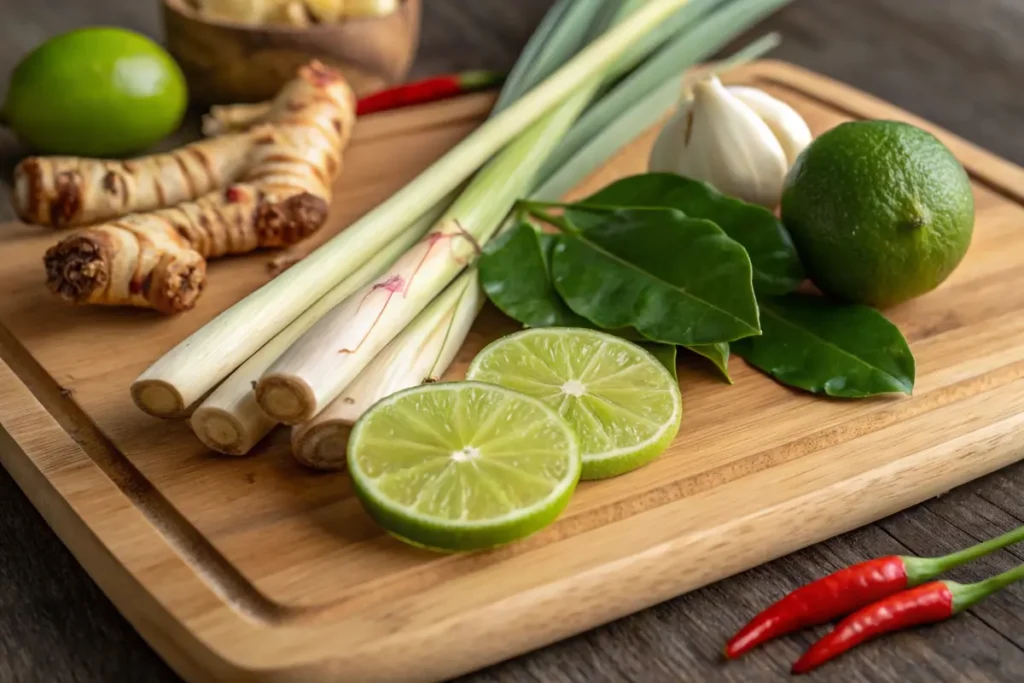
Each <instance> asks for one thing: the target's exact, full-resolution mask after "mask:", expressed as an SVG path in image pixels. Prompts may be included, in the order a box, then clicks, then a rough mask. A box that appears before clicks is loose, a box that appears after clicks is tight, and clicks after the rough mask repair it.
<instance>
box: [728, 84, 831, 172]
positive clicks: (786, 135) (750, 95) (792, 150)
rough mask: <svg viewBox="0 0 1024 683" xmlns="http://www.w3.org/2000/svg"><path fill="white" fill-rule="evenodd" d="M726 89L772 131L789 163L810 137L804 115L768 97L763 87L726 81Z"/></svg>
mask: <svg viewBox="0 0 1024 683" xmlns="http://www.w3.org/2000/svg"><path fill="white" fill-rule="evenodd" d="M726 90H728V91H729V92H730V93H732V94H733V95H735V96H736V97H737V98H739V100H740V101H741V102H743V103H744V104H745V105H747V106H748V107H750V108H751V109H753V110H754V113H755V114H757V115H758V116H760V117H761V120H762V121H764V122H765V123H766V124H768V127H769V128H771V129H772V132H773V133H775V139H776V140H778V141H779V144H780V145H782V151H784V152H785V153H786V161H787V162H789V165H790V166H792V165H793V162H795V161H796V158H797V157H798V156H800V152H802V151H804V149H805V148H806V147H807V145H809V144H811V141H812V140H813V139H814V135H813V134H811V129H810V127H808V125H807V122H806V121H804V118H803V117H802V116H800V114H799V113H797V111H796V109H793V107H791V106H789V105H788V104H786V103H785V102H783V101H782V100H780V99H778V98H775V97H772V96H771V95H769V94H768V93H766V92H765V91H764V90H758V89H757V88H751V87H750V86H746V85H730V86H728V87H727V88H726Z"/></svg>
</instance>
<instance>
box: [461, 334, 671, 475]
mask: <svg viewBox="0 0 1024 683" xmlns="http://www.w3.org/2000/svg"><path fill="white" fill-rule="evenodd" d="M468 376H469V379H471V380H477V381H480V382H488V383H491V384H497V385H500V386H503V387H508V388H509V389H514V390H516V391H518V392H521V393H524V394H526V395H528V396H533V397H535V398H537V399H540V400H541V401H542V402H544V403H545V404H547V405H548V406H550V407H551V408H553V409H554V410H556V411H557V412H558V413H559V414H560V415H561V416H562V417H564V418H565V419H566V421H567V422H568V423H569V424H570V425H571V426H572V428H573V430H574V431H575V432H576V434H577V436H579V439H580V448H581V453H582V455H583V478H584V479H604V478H606V477H614V476H616V475H619V474H623V473H625V472H629V471H631V470H634V469H636V468H638V467H640V466H642V465H645V464H647V463H649V462H650V461H651V460H653V459H654V458H656V457H658V456H659V455H661V453H662V452H663V451H664V450H665V449H666V448H667V447H668V445H669V444H670V443H672V439H674V438H675V436H676V434H677V433H678V432H679V423H680V421H681V420H682V416H683V403H682V399H681V398H680V395H679V384H678V383H677V382H676V380H675V379H673V377H672V375H671V374H669V372H668V370H666V369H665V367H664V366H663V365H662V364H661V363H659V362H658V360H657V359H656V358H655V357H654V356H652V355H651V354H650V353H648V352H647V351H645V350H644V349H642V348H640V347H639V346H637V345H636V344H633V343H630V342H628V341H626V340H624V339H620V338H619V337H615V336H612V335H610V334H605V333H603V332H596V331H593V330H585V329H577V328H559V327H549V328H541V329H533V330H524V331H523V332H517V333H516V334H512V335H509V336H507V337H504V338H502V339H499V340H498V341H496V342H494V343H493V344H491V345H490V346H488V347H487V348H485V349H484V350H483V351H481V352H480V354H479V355H478V356H477V357H476V359H474V360H473V363H472V365H470V367H469V373H468Z"/></svg>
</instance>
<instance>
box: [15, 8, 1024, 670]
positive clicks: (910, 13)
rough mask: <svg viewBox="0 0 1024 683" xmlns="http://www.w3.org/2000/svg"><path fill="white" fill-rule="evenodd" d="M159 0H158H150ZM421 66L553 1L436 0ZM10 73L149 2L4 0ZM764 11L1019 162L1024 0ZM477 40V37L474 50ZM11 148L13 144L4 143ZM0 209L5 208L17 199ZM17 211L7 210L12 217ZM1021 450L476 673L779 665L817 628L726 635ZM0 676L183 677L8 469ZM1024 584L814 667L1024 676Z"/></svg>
mask: <svg viewBox="0 0 1024 683" xmlns="http://www.w3.org/2000/svg"><path fill="white" fill-rule="evenodd" d="M154 5H155V3H154ZM426 5H427V7H426V16H425V29H424V30H425V34H424V47H423V52H422V56H421V59H420V62H419V65H418V70H419V71H420V72H423V73H427V72H433V71H440V70H447V69H451V68H455V67H462V66H492V67H500V66H505V65H507V64H508V63H509V61H510V60H511V59H512V57H513V55H514V54H515V52H516V50H517V49H518V46H519V45H521V43H522V41H523V40H524V39H525V37H526V36H527V35H528V33H529V30H530V28H531V27H532V25H533V23H534V22H535V21H536V19H537V17H538V16H539V14H540V13H541V12H542V11H543V9H544V7H545V6H546V5H547V2H545V1H544V0H529V1H528V0H520V2H516V3H514V4H512V3H503V2H497V0H494V1H489V2H481V1H480V0H477V1H475V2H468V1H466V0H461V1H459V0H428V2H427V3H426ZM4 14H5V20H4V22H3V23H2V25H0V71H4V72H6V71H7V70H8V69H9V68H10V67H11V66H12V65H13V64H14V62H15V61H16V59H17V57H18V56H20V55H21V54H22V53H23V52H25V51H26V50H27V49H29V48H30V47H31V46H32V45H33V44H35V43H36V42H38V41H39V40H42V39H44V38H45V37H46V36H47V35H50V34H52V33H54V32H56V31H59V30H62V29H65V28H69V27H73V26H78V25H84V24H94V23H110V24H120V25H125V26H130V27H134V28H139V29H142V30H146V31H148V32H151V33H155V32H156V31H157V23H156V16H157V12H156V8H155V7H150V6H149V5H148V4H145V3H131V4H129V3H116V2H110V1H109V0H108V1H107V2H100V1H99V0H92V1H90V2H85V1H83V2H57V1H56V0H49V1H42V0H37V1H36V2H33V3H18V6H17V7H16V8H14V7H11V8H8V7H5V8H4ZM768 25H769V26H771V27H773V28H778V29H780V30H782V31H783V32H784V34H785V36H786V39H787V43H786V45H785V46H784V47H783V48H782V49H781V50H780V51H779V52H778V56H779V57H781V58H784V59H787V60H790V61H793V62H796V63H799V64H804V65H806V66H808V67H810V68H812V69H815V70H818V71H821V72H823V73H826V74H829V75H832V76H835V77H837V78H840V79H842V80H845V81H847V82H850V83H851V84H853V85H856V86H858V87H860V88H863V89H865V90H867V91H869V92H873V93H875V94H877V95H879V96H881V97H883V98H885V99H888V100H890V101H892V102H894V103H895V104H898V105H900V106H902V107H904V108H906V109H908V110H909V111H912V112H915V113H917V114H920V115H922V116H924V117H925V118H929V119H931V120H932V121H934V122H935V123H937V124H940V125H942V126H945V127H947V128H948V129H950V130H951V131H953V132H956V133H958V134H960V135H962V136H964V137H966V138H968V139H970V140H973V141H974V142H977V143H979V144H981V145H983V146H985V147H988V148H990V149H992V150H993V151H994V152H996V153H998V154H1000V155H1002V156H1004V157H1007V158H1009V159H1011V160H1014V161H1017V162H1018V163H1024V139H1021V138H1020V136H1019V135H1018V136H1015V135H1014V133H1015V130H1016V124H1017V122H1018V121H1019V120H1020V116H1021V114H1022V113H1024V94H1021V92H1020V90H1019V88H1017V87H1014V86H1015V85H1016V80H1015V79H1014V78H1013V75H1014V74H1020V73H1021V68H1022V67H1024V49H1022V48H1021V47H1020V43H1019V42H1018V41H1015V40H1014V37H1015V36H1019V35H1020V34H1021V31H1022V30H1024V8H1022V7H1021V6H1020V4H1019V3H1017V2H1015V1H1014V0H1001V1H1000V0H984V1H979V2H975V3H957V2H938V1H937V0H914V1H908V0H885V1H883V0H872V1H871V2H866V1H861V2H853V1H852V0H848V1H844V2H838V1H835V0H833V1H831V2H829V1H826V0H802V1H800V2H798V3H797V4H795V5H794V6H792V7H790V8H789V9H787V10H786V11H784V12H783V13H781V14H780V15H778V16H777V17H775V18H774V19H772V20H771V21H770V22H768ZM467 43H468V44H469V45H471V47H469V48H467ZM2 150H3V155H4V160H5V161H6V160H10V159H11V158H13V155H14V154H15V150H14V148H13V147H12V146H10V145H9V144H8V145H6V146H4V147H3V148H2ZM2 210H6V206H4V207H3V209H2ZM4 217H7V216H4ZM1022 490H1024V466H1017V467H1015V468H1009V469H1007V470H1004V471H1002V472H1000V473H997V474H995V475H992V476H990V477H987V478H985V479H983V480H981V481H979V482H976V483H974V484H972V485H970V486H967V487H964V488H962V489H959V490H957V491H954V492H953V493H951V494H949V495H947V496H944V497H942V498H939V499H936V500H934V501H931V502H929V503H926V504H924V505H922V506H919V507H917V508H914V509H912V510H909V511H907V512H904V513H901V514H899V515H896V516H894V517H892V518H890V519H888V520H885V521H883V522H882V523H880V524H877V525H873V526H870V527H867V528H865V529H862V530H859V531H857V532H854V533H852V534H848V535H846V536H843V537H840V538H837V539H834V540H832V541H829V542H827V543H824V544H821V545H819V546H816V547H813V548H811V549H808V550H806V551H803V552H801V553H797V554H795V555H793V556H790V557H787V558H784V559H782V560H779V561H776V562H774V563H771V564H769V565H766V566H764V567H761V568H759V569H757V570H754V571H751V572H748V573H746V574H743V575H741V576H738V577H735V578H733V579H730V580H727V581H723V582H721V583H719V584H716V585H714V586H711V587H709V588H706V589H704V590H701V591H698V592H695V593H692V594H690V595H687V596H684V597H682V598H679V599H677V600H673V601H670V602H668V603H665V604H664V605H661V606H659V607H656V608H654V609H651V610H649V611H647V612H644V613H641V614H638V615H636V616H633V617H629V618H627V619H623V620H620V621H619V622H616V623H614V624H611V625H609V626H606V627H603V628H600V629H597V630H595V631H592V632H590V633H587V634H584V635H582V636H579V637H576V638H574V639H571V640H568V641H565V642H563V643H561V644H559V645H556V646H553V647H550V648H547V649H545V650H542V651H540V652H537V653H533V654H531V655H528V656H525V657H522V658H520V659H518V660H514V661H511V662H508V663H506V664H503V665H500V666H497V667H494V668H492V669H490V670H487V671H484V672H481V673H479V674H476V675H474V676H472V677H468V678H467V680H476V681H533V680H536V681H559V680H565V681H604V680H607V681H616V680H644V681H660V680H665V681H678V680H695V681H702V680H722V679H727V680H741V681H748V680H755V681H756V680H776V679H778V678H781V677H782V675H783V672H784V671H785V668H786V666H787V663H788V662H789V661H791V660H792V659H793V658H794V657H795V656H796V655H797V654H798V652H799V651H800V650H801V649H802V648H803V647H804V646H805V645H806V644H807V643H808V642H809V641H810V639H811V638H812V636H813V635H814V634H803V635H801V636H797V637H793V638H789V639H786V640H784V641H781V642H780V643H778V644H776V645H775V646H773V647H770V648H766V649H764V650H763V651H761V652H759V653H757V654H756V655H754V656H753V657H750V658H749V659H748V660H746V661H744V662H742V663H740V664H739V665H737V666H729V667H721V666H720V664H719V663H718V662H717V659H716V656H715V653H716V652H717V651H718V649H719V647H720V645H721V642H722V641H723V639H724V637H725V636H726V635H727V633H728V632H729V631H730V630H732V629H734V628H735V627H737V626H738V625H739V624H740V623H741V622H742V621H743V619H744V618H746V617H747V616H749V614H750V613H751V612H752V611H754V610H756V608H758V607H759V606H761V605H763V604H765V603H766V602H767V601H769V600H771V599H773V598H775V597H777V596H778V595H780V594H781V593H782V592H784V591H786V590H788V589H791V588H793V587H795V586H796V585H799V584H800V583H803V582H805V581H806V580H809V579H811V578H814V577H816V576H819V575H820V574H822V573H824V572H827V571H829V570H831V569H834V568H836V567H838V566H841V565H843V564H847V563H850V562H853V561H857V560H860V559H864V558H865V557H869V556H874V555H879V554H884V553H891V552H897V553H919V554H936V553H941V552H945V551H947V550H951V549H953V548H956V547H960V546H963V545H966V544H969V543H970V542H972V541H973V539H982V538H987V537H990V536H992V535H994V534H995V533H997V532H999V531H1003V530H1006V529H1008V528H1011V527H1013V526H1016V525H1017V524H1019V523H1021V521H1024V497H1022V496H1021V491H1022ZM0 538H2V539H3V540H2V542H0V680H3V681H35V680H40V681H43V680H46V681H64V680H69V681H70V680H74V681H109V680H140V681H142V680H145V681H161V680H175V678H174V676H173V674H172V673H171V672H170V671H169V670H168V669H167V668H166V667H165V665H163V664H162V662H160V660H159V659H158V658H157V657H156V655H155V654H153V653H152V651H151V650H149V649H148V647H147V646H146V645H145V644H144V643H143V642H142V641H141V639H139V637H138V636H136V635H135V634H134V632H133V631H132V630H131V628H130V627H129V626H128V625H127V624H126V623H125V622H124V620H123V619H122V618H121V617H120V616H119V615H118V614H117V612H116V610H114V609H113V607H112V606H111V605H110V603H109V602H107V601H106V599H105V598H104V597H103V595H102V594H101V593H99V591H98V590H97V589H96V587H95V586H94V585H93V584H92V583H91V581H90V580H89V579H88V578H87V577H86V575H85V574H84V572H82V571H81V570H80V569H79V568H78V566H77V564H76V563H75V561H74V559H73V558H72V557H71V556H70V555H69V554H68V553H67V551H65V550H64V548H63V547H62V546H61V545H60V543H59V542H58V541H57V540H56V538H55V537H54V536H53V535H52V533H51V532H50V531H49V530H48V529H47V528H46V526H45V524H44V523H43V522H42V520H41V519H40V518H39V517H38V515H36V513H35V512H34V510H33V509H32V508H31V506H30V505H29V504H28V503H27V501H26V500H25V499H24V497H22V496H21V494H20V493H19V492H18V490H17V487H16V486H14V485H13V483H12V482H11V480H10V479H9V477H7V475H6V474H3V473H0ZM1022 560H1024V550H1022V549H1020V548H1017V549H1010V550H1008V551H1004V552H1002V553H999V554H997V555H996V556H994V557H993V558H990V559H989V560H986V561H984V562H980V563H977V564H975V565H972V566H971V567H969V568H965V569H963V570H961V571H960V572H957V573H956V574H954V577H955V578H958V579H961V580H970V579H972V578H978V577H981V576H984V575H987V574H990V573H993V572H994V571H996V570H998V569H1002V568H1008V567H1010V566H1012V565H1014V564H1017V563H1019V562H1021V561H1022ZM1022 608H1024V591H1022V590H1020V589H1015V590H1011V591H1008V592H1007V593H1005V594H1004V595H1002V596H999V597H997V598H994V599H993V600H991V601H989V602H987V603H985V604H984V605H982V606H980V607H979V608H978V609H976V610H973V611H972V612H971V613H970V614H969V615H965V616H964V617H962V618H960V619H957V620H956V621H953V622H949V623H947V624H944V625H941V626H938V627H934V628H929V629H923V630H920V631H916V632H913V633H908V634H905V635H902V636H899V637H894V638H890V639H887V640H885V641H881V642H879V643H876V644H874V645H871V646H868V647H866V648H863V649H862V650H861V651H860V652H858V653H856V654H854V655H852V656H849V657H847V658H846V660H845V661H844V663H843V664H842V665H840V666H836V667H830V668H829V669H828V670H826V671H823V672H822V673H821V674H819V675H818V676H816V677H815V679H816V680H836V681H850V680H865V681H884V680H894V681H895V680H951V681H952V680H964V679H969V680H997V681H1000V680H1005V681H1017V680H1020V679H1021V677H1022V675H1024V639H1022V637H1021V633H1024V629H1022V628H1021V626H1022V624H1021V621H1020V619H1021V616H1020V615H1021V614H1022V613H1024V609H1022Z"/></svg>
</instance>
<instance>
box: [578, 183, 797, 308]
mask: <svg viewBox="0 0 1024 683" xmlns="http://www.w3.org/2000/svg"><path fill="white" fill-rule="evenodd" d="M575 207H576V208H577V209H582V208H585V207H595V208H600V207H606V208H616V209H618V208H626V207H632V208H640V207H667V208H672V209H678V210H679V211H682V212H683V213H684V214H686V215H687V216H690V217H691V218H704V219H707V220H709V221H711V222H713V223H715V224H717V225H718V227H720V228H722V230H724V231H725V234H727V235H728V236H729V237H731V238H733V239H734V240H736V241H737V242H739V243H740V244H742V245H743V247H744V248H745V249H746V250H747V253H748V254H749V255H750V262H751V263H752V264H753V267H754V287H755V289H757V291H758V293H761V294H771V295H777V294H787V293H789V292H791V291H793V290H794V289H796V288H797V287H798V286H799V285H800V283H801V282H803V280H804V277H805V275H804V269H803V266H802V265H801V264H800V257H799V256H798V255H797V252H796V247H794V246H793V241H792V240H791V239H790V237H789V233H788V232H787V231H786V228H785V227H783V225H782V223H781V221H779V220H778V219H777V218H776V217H775V214H773V213H772V212H771V211H769V210H768V209H765V208H764V207H761V206H756V205H754V204H747V203H746V202H742V201H740V200H738V199H733V198H731V197H727V196H726V195H723V194H722V193H721V192H718V191H717V190H715V189H714V188H713V187H711V186H710V185H708V184H707V183H701V182H697V181H696V180H690V179H689V178H684V177H683V176H678V175H674V174H672V173H648V174H645V175H636V176H631V177H629V178H623V179H622V180H620V181H618V182H616V183H612V184H611V185H609V186H608V187H606V188H604V189H603V190H601V191H600V192H598V193H597V194H595V195H593V196H591V197H587V198H586V199H584V200H583V201H581V202H578V203H577V204H576V205H575ZM567 215H569V217H570V220H572V221H573V222H574V223H576V224H577V225H579V226H580V227H582V228H584V229H586V228H588V227H590V226H592V225H595V224H597V223H598V222H600V221H601V220H602V217H601V216H600V215H599V214H596V213H593V212H589V211H580V210H572V209H570V210H569V211H567Z"/></svg>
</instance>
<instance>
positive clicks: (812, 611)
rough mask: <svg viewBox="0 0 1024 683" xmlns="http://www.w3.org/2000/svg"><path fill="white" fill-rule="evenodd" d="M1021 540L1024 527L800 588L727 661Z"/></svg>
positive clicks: (750, 627) (747, 630) (734, 645)
mask: <svg viewBox="0 0 1024 683" xmlns="http://www.w3.org/2000/svg"><path fill="white" fill-rule="evenodd" d="M1021 541H1024V526H1022V527H1020V528H1019V529H1015V530H1013V531H1011V532H1009V533H1007V534H1004V535H1002V536H1000V537H999V538H995V539H992V540H991V541H986V542H985V543H980V544H978V545H976V546H973V547H971V548H967V549H966V550H962V551H960V552H958V553H954V554H952V555H947V556H945V557H939V558H934V559H932V558H920V557H900V556H896V555H893V556H890V557H883V558H879V559H877V560H870V561H868V562H862V563H861V564H856V565H853V566H852V567H847V568H846V569H842V570H840V571H838V572H836V573H835V574H832V575H830V576H826V577H824V578H822V579H818V580H817V581H815V582H813V583H810V584H808V585H806V586H804V587H803V588H799V589H797V590H795V591H793V592H792V593H790V594H789V595H787V596H786V597H784V598H783V599H782V600H780V601H778V602H776V603H775V604H774V605H771V606H770V607H768V608H767V609H766V610H764V611H763V612H761V613H760V614H758V615H757V616H756V617H754V618H753V619H752V620H751V621H750V623H749V624H747V625H746V626H744V627H743V629H742V630H741V631H740V632H739V633H737V634H736V635H735V636H734V637H733V638H732V639H731V640H730V641H729V643H728V644H727V645H726V648H725V655H726V657H728V658H730V659H734V658H736V657H739V656H740V655H742V654H744V653H745V652H748V651H749V650H751V649H753V648H755V647H757V646H758V645H761V644H763V643H765V642H767V641H769V640H772V639H774V638H778V637H779V636H783V635H786V634H787V633H792V632H794V631H799V630H800V629H802V628H805V627H807V626H817V625H819V624H825V623H828V622H829V621H832V620H833V619H835V618H837V617H841V616H844V615H846V614H849V613H850V612H853V611H854V610H856V609H859V608H861V607H863V606H865V605H870V604H871V603H873V602H875V601H877V600H881V599H882V598H884V597H886V596H889V595H893V594H897V593H899V592H900V591H903V590H905V589H907V588H913V587H914V586H920V585H921V584H923V583H926V582H928V581H931V580H932V579H934V578H935V577H937V576H939V575H940V574H942V573H944V572H947V571H949V570H950V569H952V568H954V567H959V566H960V565H962V564H966V563H967V562H970V561H971V560H975V559H977V558H979V557H982V556H984V555H987V554H989V553H991V552H993V551H995V550H998V549H1000V548H1005V547H1007V546H1010V545H1013V544H1014V543H1019V542H1021Z"/></svg>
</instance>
